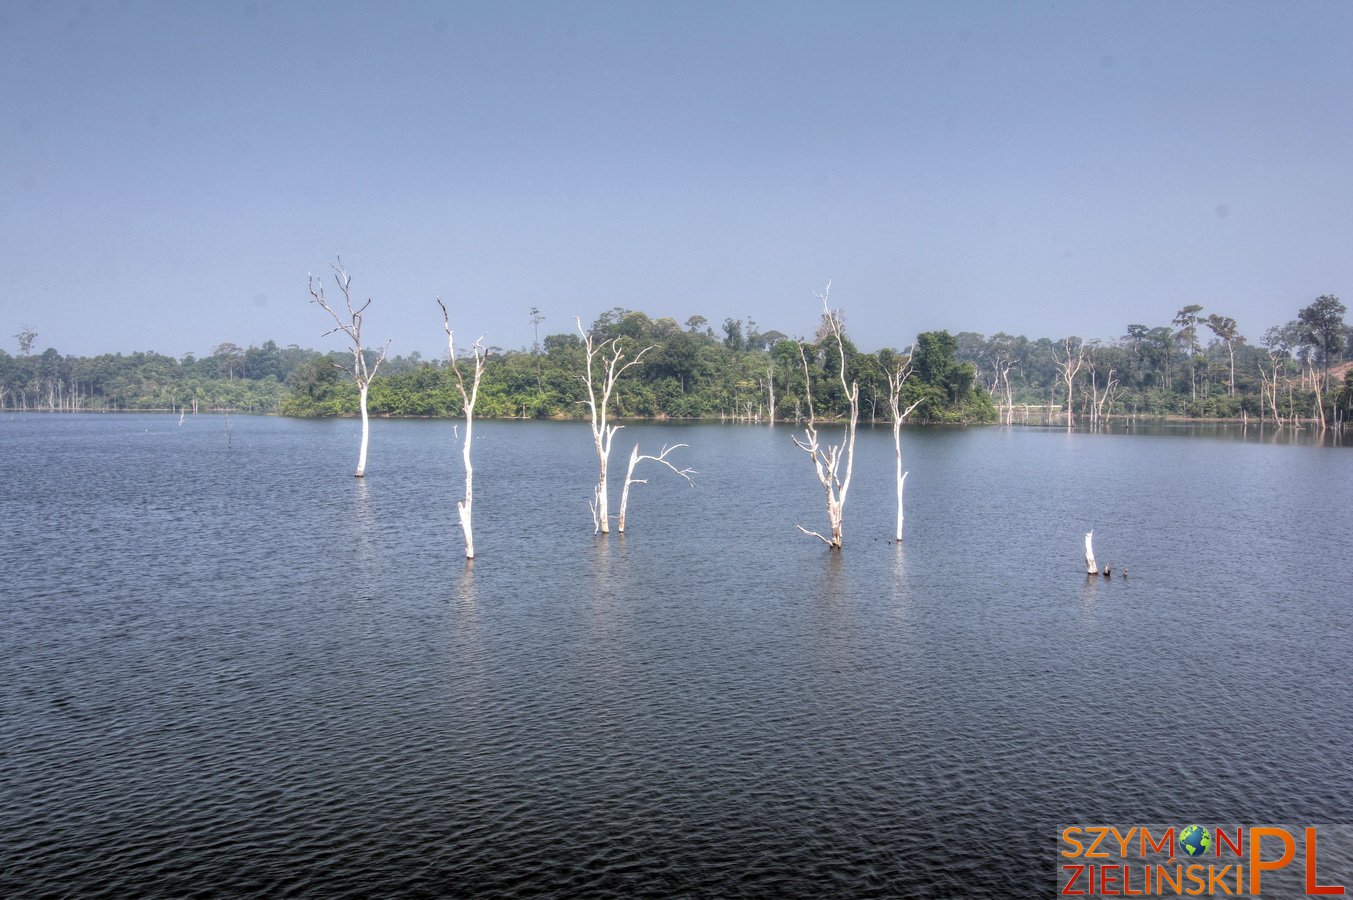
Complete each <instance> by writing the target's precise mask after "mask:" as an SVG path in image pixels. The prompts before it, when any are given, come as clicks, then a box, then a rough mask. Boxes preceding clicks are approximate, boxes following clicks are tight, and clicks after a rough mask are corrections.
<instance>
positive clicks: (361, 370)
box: [308, 259, 390, 478]
mask: <svg viewBox="0 0 1353 900" xmlns="http://www.w3.org/2000/svg"><path fill="white" fill-rule="evenodd" d="M331 268H332V269H333V270H334V281H336V282H338V289H339V291H341V292H342V294H343V303H344V305H345V306H346V307H347V311H348V318H347V321H344V320H343V318H342V317H340V316H339V314H338V313H337V312H336V311H335V310H334V308H333V307H331V306H330V305H329V304H328V303H326V302H325V300H324V284H323V283H322V282H320V281H319V280H318V279H316V278H315V276H314V274H311V275H310V276H309V282H308V284H309V288H310V297H311V299H312V300H313V302H315V303H318V304H319V306H320V308H321V309H323V310H324V311H325V312H327V313H328V314H329V315H331V316H333V319H334V327H333V328H330V329H329V330H328V331H326V332H324V334H323V335H322V336H323V337H328V336H329V335H331V334H333V333H334V332H335V331H341V332H343V333H344V334H346V335H347V336H348V341H349V343H351V344H352V347H351V350H352V371H351V372H348V370H347V369H345V368H344V367H343V366H340V365H338V363H334V368H336V369H338V370H339V371H340V372H347V373H348V374H349V375H351V376H352V380H353V381H354V382H355V383H356V385H357V396H358V400H359V403H360V406H361V412H362V445H361V449H360V450H359V451H358V453H357V471H356V472H354V473H353V475H355V476H357V477H358V478H362V477H363V476H365V475H366V447H367V436H368V434H369V431H370V424H369V422H368V419H367V413H366V398H367V393H368V392H369V391H370V389H371V379H373V378H375V377H376V372H377V370H379V369H380V367H381V363H383V362H384V361H385V351H387V350H389V349H390V342H389V341H386V342H385V346H384V347H382V348H381V349H380V352H379V353H377V354H376V361H375V362H374V363H373V364H371V365H370V366H368V365H367V361H366V359H367V356H366V355H367V351H366V350H363V349H362V314H363V313H365V312H366V308H367V307H368V306H370V305H371V298H369V297H368V298H367V301H366V302H365V303H363V304H362V305H361V306H360V307H357V308H354V307H353V305H352V276H351V275H349V274H348V272H347V270H346V269H344V268H343V260H342V259H339V260H338V262H337V263H335V264H334V265H333V266H331Z"/></svg>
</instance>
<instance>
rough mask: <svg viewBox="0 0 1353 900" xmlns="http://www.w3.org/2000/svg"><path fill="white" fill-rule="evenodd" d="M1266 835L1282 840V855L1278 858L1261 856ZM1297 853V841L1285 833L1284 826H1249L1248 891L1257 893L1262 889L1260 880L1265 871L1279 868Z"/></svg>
mask: <svg viewBox="0 0 1353 900" xmlns="http://www.w3.org/2000/svg"><path fill="white" fill-rule="evenodd" d="M1266 837H1275V838H1278V839H1279V840H1281V841H1282V842H1283V855H1282V857H1281V858H1279V859H1274V860H1268V861H1265V860H1264V858H1263V842H1264V838H1266ZM1296 853H1297V842H1296V841H1294V840H1293V839H1292V835H1290V834H1288V833H1287V829H1286V828H1251V829H1250V893H1251V894H1258V893H1260V891H1261V890H1262V887H1261V886H1260V882H1261V880H1262V878H1263V874H1264V873H1265V872H1271V871H1273V870H1274V869H1281V868H1283V867H1284V866H1286V865H1287V864H1288V863H1290V862H1291V861H1292V857H1294V856H1295V855H1296Z"/></svg>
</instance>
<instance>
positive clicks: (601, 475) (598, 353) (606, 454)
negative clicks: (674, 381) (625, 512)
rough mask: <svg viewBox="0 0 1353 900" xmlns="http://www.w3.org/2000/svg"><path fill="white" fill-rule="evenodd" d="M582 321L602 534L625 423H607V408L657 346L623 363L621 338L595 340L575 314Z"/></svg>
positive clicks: (597, 527)
mask: <svg viewBox="0 0 1353 900" xmlns="http://www.w3.org/2000/svg"><path fill="white" fill-rule="evenodd" d="M574 321H575V322H577V323H578V333H579V334H581V335H582V336H583V349H584V350H585V351H586V356H587V373H586V375H585V377H584V379H583V380H584V382H585V383H586V384H587V399H586V400H585V401H583V402H585V403H586V404H587V407H588V410H589V411H590V412H591V414H592V442H593V444H594V445H595V446H596V449H597V485H596V487H595V488H593V490H592V504H591V506H592V526H593V533H596V532H601V533H602V534H610V533H611V516H610V501H609V498H608V497H607V490H606V481H607V478H606V468H607V461H608V460H609V459H610V457H611V442H612V440H613V439H614V438H615V433H616V432H617V431H619V430H620V429H621V428H623V427H624V426H623V425H608V424H606V411H607V409H608V408H609V406H610V403H611V393H612V392H613V391H614V390H615V384H616V381H617V380H618V379H619V378H620V376H621V375H623V374H624V372H625V370H626V369H628V368H629V367H630V366H633V365H638V363H639V360H640V359H642V358H643V355H644V354H645V353H647V352H648V351H649V350H652V349H653V348H652V347H651V346H650V347H645V348H644V349H642V350H640V351H639V352H638V354H637V355H636V356H635V357H634V359H632V360H630V361H629V362H627V363H625V364H624V365H621V364H620V361H621V360H622V359H624V358H625V353H624V351H623V350H622V349H621V348H620V339H619V338H611V339H610V340H606V341H602V342H601V343H600V344H597V343H595V341H594V338H593V336H592V335H591V334H589V333H588V332H586V331H583V322H582V319H578V318H575V319H574ZM597 361H599V362H600V364H601V369H602V372H601V378H602V387H601V399H600V401H598V400H597V384H596V381H597V376H596V373H595V372H594V371H593V369H594V362H597Z"/></svg>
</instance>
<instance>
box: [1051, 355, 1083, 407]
mask: <svg viewBox="0 0 1353 900" xmlns="http://www.w3.org/2000/svg"><path fill="white" fill-rule="evenodd" d="M1062 347H1063V352H1064V353H1065V356H1061V357H1059V356H1058V355H1057V351H1056V349H1054V350H1053V351H1052V360H1053V362H1054V363H1055V364H1056V365H1057V371H1058V372H1060V373H1061V376H1062V381H1063V382H1065V384H1066V427H1067V428H1068V429H1070V428H1071V427H1072V426H1073V425H1075V424H1076V414H1075V411H1074V409H1073V407H1074V406H1075V400H1076V391H1075V386H1076V374H1077V373H1078V372H1080V370H1081V367H1082V366H1084V365H1085V344H1084V343H1082V342H1081V340H1080V339H1079V338H1075V337H1069V338H1063V339H1062Z"/></svg>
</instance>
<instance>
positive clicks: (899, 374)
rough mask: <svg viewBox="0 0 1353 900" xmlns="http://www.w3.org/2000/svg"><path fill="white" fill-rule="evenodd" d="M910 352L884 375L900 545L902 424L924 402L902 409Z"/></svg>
mask: <svg viewBox="0 0 1353 900" xmlns="http://www.w3.org/2000/svg"><path fill="white" fill-rule="evenodd" d="M911 372H912V368H911V351H908V352H907V362H906V363H905V364H903V365H899V366H898V367H897V369H896V370H894V371H891V372H887V373H885V374H886V375H887V376H888V408H889V409H890V410H891V412H892V414H893V449H894V451H896V454H897V537H896V540H897V542H898V543H899V544H901V543H902V519H903V514H902V488H903V485H904V484H905V483H906V480H907V473H906V472H903V471H902V422H903V420H905V419H906V418H907V416H909V415H911V414H912V412H913V411H914V410H915V409H916V407H918V406H920V405H921V404H922V403H924V402H925V397H922V398H921V399H919V400H917V401H916V402H914V403H912V404H911V405H910V406H908V407H907V408H906V409H903V408H902V385H904V384H906V382H907V379H908V378H910V377H911Z"/></svg>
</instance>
